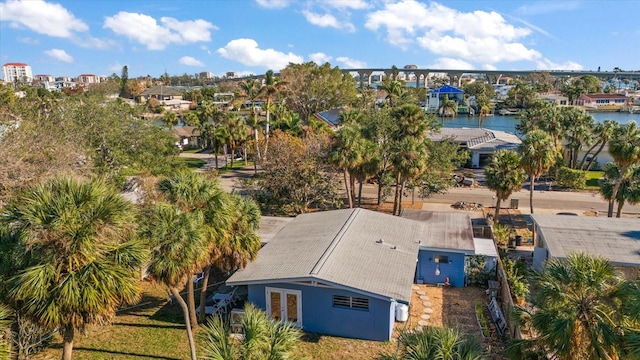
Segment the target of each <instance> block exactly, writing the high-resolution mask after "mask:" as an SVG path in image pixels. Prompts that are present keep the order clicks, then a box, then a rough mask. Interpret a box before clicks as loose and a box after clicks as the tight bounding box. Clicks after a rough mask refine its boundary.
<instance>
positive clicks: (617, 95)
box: [582, 94, 626, 99]
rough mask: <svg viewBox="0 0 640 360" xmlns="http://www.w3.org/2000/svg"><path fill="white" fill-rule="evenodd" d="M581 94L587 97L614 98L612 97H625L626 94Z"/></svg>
mask: <svg viewBox="0 0 640 360" xmlns="http://www.w3.org/2000/svg"><path fill="white" fill-rule="evenodd" d="M582 96H585V97H588V98H590V99H614V98H618V99H620V98H626V96H624V95H622V94H582Z"/></svg>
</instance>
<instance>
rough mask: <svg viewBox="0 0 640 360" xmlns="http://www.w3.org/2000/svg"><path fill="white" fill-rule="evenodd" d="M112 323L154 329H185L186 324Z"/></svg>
mask: <svg viewBox="0 0 640 360" xmlns="http://www.w3.org/2000/svg"><path fill="white" fill-rule="evenodd" d="M112 325H114V326H130V327H140V328H144V327H146V328H154V329H184V324H183V325H158V324H135V323H122V322H114V323H113V324H112Z"/></svg>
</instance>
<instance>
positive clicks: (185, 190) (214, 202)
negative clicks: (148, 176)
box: [158, 170, 231, 327]
mask: <svg viewBox="0 0 640 360" xmlns="http://www.w3.org/2000/svg"><path fill="white" fill-rule="evenodd" d="M158 189H159V191H160V193H161V194H163V195H164V198H165V200H166V201H167V202H168V203H170V204H175V205H176V206H178V207H179V208H180V209H181V210H182V211H183V212H185V213H188V214H191V215H193V216H194V217H196V218H198V219H200V221H201V227H202V233H201V235H200V236H201V237H202V239H194V242H197V243H199V244H200V246H201V249H200V251H202V252H203V254H204V255H205V256H204V257H203V258H201V261H200V262H198V263H195V264H193V265H194V266H195V267H196V270H197V271H195V272H193V273H192V274H195V273H197V272H200V271H202V269H203V268H205V267H206V266H208V265H209V264H210V256H208V255H209V254H211V253H212V252H213V251H214V247H215V245H216V244H217V243H218V242H219V241H220V239H222V238H224V237H226V236H228V231H229V227H230V224H231V222H230V219H229V217H228V216H229V214H228V212H227V206H228V198H227V197H226V194H225V193H224V192H223V191H222V190H221V188H220V186H219V185H218V183H217V181H212V180H210V179H207V178H206V177H204V176H203V175H201V174H199V173H195V172H193V171H188V170H183V171H179V172H177V173H175V174H173V175H171V176H169V177H167V178H163V179H161V180H160V181H159V182H158ZM207 270H208V269H207ZM208 276H209V273H208V271H207V272H206V274H205V278H207V279H208ZM203 285H206V283H205V284H203ZM202 292H205V293H206V289H203V290H202ZM187 302H188V310H189V319H190V321H191V326H192V327H196V326H197V325H198V322H197V317H196V311H195V291H194V284H193V281H189V282H187ZM202 304H203V303H202V302H201V306H202Z"/></svg>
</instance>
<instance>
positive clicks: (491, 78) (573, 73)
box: [219, 68, 640, 88]
mask: <svg viewBox="0 0 640 360" xmlns="http://www.w3.org/2000/svg"><path fill="white" fill-rule="evenodd" d="M340 71H342V73H343V74H347V73H349V74H354V73H355V74H358V77H359V79H360V84H361V85H362V84H364V83H365V82H366V83H367V84H369V85H371V82H372V81H371V77H372V75H381V76H382V78H384V77H387V78H388V77H391V75H392V74H393V72H394V71H397V72H398V73H399V74H404V75H405V76H407V77H408V76H409V75H411V74H413V75H414V76H415V78H416V87H421V86H420V85H422V87H425V88H426V87H428V85H429V75H430V74H447V75H448V76H449V79H450V82H451V83H455V82H457V83H458V87H460V86H461V80H462V75H463V74H476V75H484V76H485V77H486V78H487V81H488V82H489V83H490V84H497V83H498V81H499V80H500V78H501V77H503V76H510V77H512V76H530V75H533V74H540V75H547V74H548V75H551V76H554V77H581V76H584V75H593V76H595V77H597V78H598V79H601V80H609V79H623V80H637V81H640V71H591V70H462V69H419V68H402V69H401V68H397V69H392V68H362V69H340ZM275 75H276V76H279V75H280V74H275ZM245 79H258V80H262V79H264V75H251V76H244V77H238V78H232V79H228V78H226V79H220V80H219V81H224V80H227V81H228V80H231V81H242V80H245ZM421 83H422V84H421Z"/></svg>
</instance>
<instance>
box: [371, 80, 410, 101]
mask: <svg viewBox="0 0 640 360" xmlns="http://www.w3.org/2000/svg"><path fill="white" fill-rule="evenodd" d="M378 89H379V90H383V91H385V92H386V93H387V100H389V107H395V106H397V105H400V103H401V102H402V101H401V99H402V98H404V97H405V96H406V92H407V90H406V88H405V86H404V81H402V80H396V79H385V80H383V81H382V83H381V84H380V86H379V87H378Z"/></svg>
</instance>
